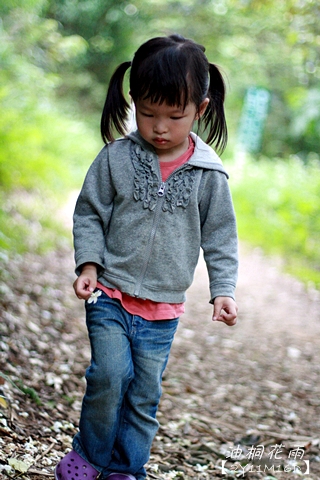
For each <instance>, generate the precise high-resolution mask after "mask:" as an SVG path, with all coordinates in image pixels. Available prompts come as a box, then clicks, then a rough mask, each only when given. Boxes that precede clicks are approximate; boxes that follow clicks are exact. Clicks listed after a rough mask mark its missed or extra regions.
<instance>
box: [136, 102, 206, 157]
mask: <svg viewBox="0 0 320 480" xmlns="http://www.w3.org/2000/svg"><path fill="white" fill-rule="evenodd" d="M208 103H209V99H208V98H206V99H205V100H204V101H203V102H202V104H201V105H200V109H199V113H197V109H196V106H195V104H194V103H191V102H189V103H188V104H187V106H186V108H185V109H184V110H183V108H182V107H180V106H170V105H168V104H167V103H165V102H164V103H162V104H159V103H151V102H150V100H148V99H147V100H140V99H139V100H137V102H136V104H135V106H136V121H137V126H138V130H139V132H140V134H141V136H142V137H143V138H144V140H146V141H147V142H148V143H150V144H151V145H152V146H153V147H154V149H155V151H156V153H157V155H158V156H159V159H160V160H161V161H167V162H169V161H171V160H175V159H176V158H178V157H179V156H180V155H182V154H183V153H184V152H185V151H186V150H187V149H188V146H189V141H188V136H189V133H190V131H191V129H192V125H193V122H194V121H195V120H197V119H198V118H200V117H201V116H202V115H203V113H204V112H205V109H206V107H207V105H208Z"/></svg>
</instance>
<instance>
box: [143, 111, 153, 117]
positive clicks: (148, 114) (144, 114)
mask: <svg viewBox="0 0 320 480" xmlns="http://www.w3.org/2000/svg"><path fill="white" fill-rule="evenodd" d="M141 115H143V116H144V117H148V118H151V117H153V115H151V113H144V112H141Z"/></svg>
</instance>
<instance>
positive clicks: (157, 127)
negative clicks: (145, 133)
mask: <svg viewBox="0 0 320 480" xmlns="http://www.w3.org/2000/svg"><path fill="white" fill-rule="evenodd" d="M153 131H154V132H155V133H158V134H162V133H165V132H166V131H167V127H166V125H165V122H161V121H157V122H155V124H154V126H153Z"/></svg>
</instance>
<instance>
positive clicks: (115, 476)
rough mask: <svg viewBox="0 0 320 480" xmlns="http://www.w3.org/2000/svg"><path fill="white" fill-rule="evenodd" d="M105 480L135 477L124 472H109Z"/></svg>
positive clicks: (130, 479) (121, 479) (127, 479)
mask: <svg viewBox="0 0 320 480" xmlns="http://www.w3.org/2000/svg"><path fill="white" fill-rule="evenodd" d="M107 480H136V477H134V476H133V475H127V474H126V473H111V474H110V475H108V476H107Z"/></svg>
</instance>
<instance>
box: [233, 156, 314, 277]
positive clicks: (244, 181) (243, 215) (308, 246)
mask: <svg viewBox="0 0 320 480" xmlns="http://www.w3.org/2000/svg"><path fill="white" fill-rule="evenodd" d="M228 170H230V174H231V180H230V181H231V189H232V194H233V198H234V203H235V208H236V213H237V219H238V229H239V236H240V238H241V239H243V240H246V241H248V242H249V243H251V244H252V245H260V246H261V247H262V248H263V249H264V250H265V251H266V252H269V253H273V254H278V255H281V256H282V257H283V258H285V260H286V264H287V268H288V270H289V271H291V272H293V273H294V274H296V275H298V276H299V277H300V278H302V280H304V281H305V282H312V283H313V284H315V285H317V287H319V286H320V243H319V238H320V204H319V196H320V164H319V160H317V159H313V160H310V161H309V163H308V165H304V164H303V163H302V162H301V160H300V159H298V158H297V157H291V158H290V159H289V160H287V161H285V160H279V159H277V160H275V161H274V162H271V161H270V160H269V159H261V160H260V161H259V162H255V161H253V160H250V159H242V160H241V159H240V160H239V159H238V160H237V161H235V163H234V164H233V165H232V166H230V167H229V168H228Z"/></svg>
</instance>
